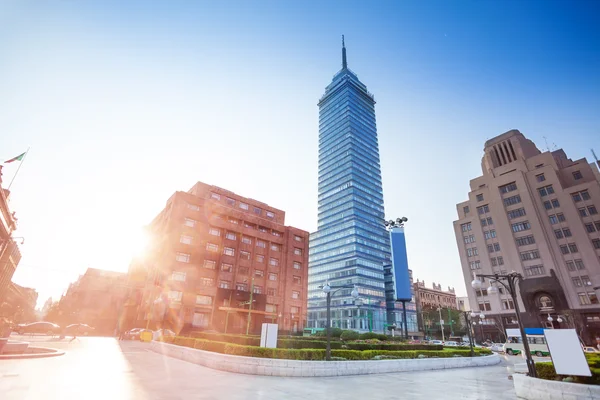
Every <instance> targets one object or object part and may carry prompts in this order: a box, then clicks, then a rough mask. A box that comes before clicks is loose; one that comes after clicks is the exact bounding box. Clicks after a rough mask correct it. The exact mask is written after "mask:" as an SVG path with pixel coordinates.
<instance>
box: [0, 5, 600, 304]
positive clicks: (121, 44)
mask: <svg viewBox="0 0 600 400" xmlns="http://www.w3.org/2000/svg"><path fill="white" fill-rule="evenodd" d="M121 3H123V2H117V1H114V2H109V1H102V2H100V1H96V2H67V1H62V2H33V1H31V2H27V1H8V2H2V3H0V93H2V96H1V97H0V132H1V134H0V149H1V150H2V151H1V152H0V153H1V154H0V157H4V158H5V159H8V158H10V157H13V156H15V155H18V154H20V153H21V152H22V151H24V150H25V149H26V148H27V147H28V146H31V148H32V149H31V152H30V154H29V156H28V158H27V161H26V163H25V164H24V166H23V168H22V169H21V172H20V173H19V176H18V178H17V180H16V181H15V184H14V185H13V188H12V191H13V194H12V200H11V207H12V208H13V209H14V210H15V211H16V212H17V215H18V217H19V230H18V231H17V232H16V233H15V235H18V236H24V237H25V238H26V242H25V245H24V246H23V247H22V252H23V259H22V261H21V265H20V266H19V268H18V270H17V273H16V275H15V278H14V279H15V281H16V282H17V283H20V284H23V285H27V286H33V287H36V288H37V289H38V290H39V292H40V301H41V302H43V301H44V300H45V299H46V298H47V297H48V296H50V295H53V296H58V295H60V293H61V292H62V291H63V290H64V289H66V287H67V286H68V283H69V282H70V281H72V280H74V279H76V278H77V276H78V274H79V273H82V272H83V271H85V269H86V268H87V267H97V268H106V269H114V270H121V271H125V270H126V269H127V266H128V264H129V260H130V257H131V254H132V252H133V251H134V249H135V248H136V246H138V243H139V239H138V236H139V233H140V230H141V227H142V226H143V225H144V224H147V223H148V222H149V221H150V220H151V219H152V218H153V217H154V215H155V214H156V213H157V212H158V211H159V210H160V209H161V208H162V207H163V206H164V204H165V201H166V200H167V198H168V197H169V196H170V195H171V194H172V193H173V192H174V191H175V190H187V189H189V188H190V187H191V186H192V185H193V184H194V182H196V181H197V180H200V181H203V182H207V183H210V184H215V185H218V186H221V187H224V188H227V189H229V190H232V191H234V192H237V193H239V194H241V195H244V196H248V197H252V198H256V199H259V200H261V201H264V202H266V203H268V204H271V205H273V206H274V207H278V208H281V209H284V210H286V211H287V223H288V224H289V225H293V226H297V227H299V228H302V229H306V230H308V231H314V230H315V229H316V224H317V146H318V142H317V138H318V109H317V105H316V103H317V101H318V99H319V98H320V96H321V95H322V94H323V91H324V88H325V86H326V85H327V84H328V83H329V82H330V81H331V78H332V76H333V74H334V73H335V72H336V71H337V70H338V69H339V68H340V67H341V57H340V35H341V34H342V33H343V34H345V35H346V44H347V47H348V62H349V67H350V68H351V69H352V70H353V71H355V72H356V73H357V74H358V76H359V78H360V79H361V80H362V81H363V82H364V83H365V84H366V85H367V86H368V88H369V91H370V92H372V93H374V94H375V98H376V100H377V106H376V112H377V123H378V132H379V141H380V148H381V164H382V173H383V184H384V197H385V206H386V213H387V215H388V216H389V217H394V218H395V217H397V216H407V217H408V218H409V222H408V223H407V243H408V257H409V264H410V266H411V268H412V269H413V271H414V275H415V278H419V279H425V280H426V281H427V285H428V286H429V285H430V284H431V281H432V280H435V281H436V282H438V281H439V282H441V283H442V285H443V286H448V285H450V286H456V287H457V289H458V292H459V293H464V282H463V278H462V273H461V269H460V262H459V257H458V252H457V250H456V241H455V238H454V233H453V229H452V221H453V220H454V219H456V211H455V205H456V203H458V202H460V201H463V200H465V199H466V196H467V192H468V183H469V179H471V178H474V177H476V176H478V175H480V173H481V167H480V163H481V157H482V148H483V143H484V141H485V140H486V139H488V138H490V137H493V136H496V135H498V134H501V133H503V132H505V131H507V130H510V129H519V130H521V132H523V133H524V134H525V135H526V136H527V137H529V138H531V139H532V140H534V141H535V142H536V143H537V144H538V147H540V148H544V147H545V146H546V145H545V139H544V137H545V138H547V141H548V143H549V146H550V147H552V148H554V146H557V147H562V148H564V149H565V151H566V152H567V154H568V155H570V156H571V157H572V158H580V157H590V150H589V149H590V148H592V147H595V148H596V149H597V152H600V140H599V138H600V134H599V132H600V112H599V110H600V72H599V71H600V3H599V2H597V1H578V2H569V1H395V2H378V1H374V2H353V1H344V2H318V1H314V2H311V1H309V2H288V1H277V2H275V1H273V2H270V1H269V2H268V1H240V2H233V1H228V2H200V1H198V2H191V1H189V2H186V1H173V2H163V3H162V4H155V3H153V2H146V1H143V2H142V1H140V2H126V4H125V5H124V4H121ZM15 169H16V168H15V165H14V164H13V165H10V166H7V167H6V168H4V179H5V180H6V181H8V180H10V178H11V177H12V174H14V171H15Z"/></svg>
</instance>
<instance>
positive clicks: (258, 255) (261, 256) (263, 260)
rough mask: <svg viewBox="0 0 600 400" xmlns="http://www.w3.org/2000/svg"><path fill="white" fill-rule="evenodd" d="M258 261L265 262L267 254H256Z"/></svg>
mask: <svg viewBox="0 0 600 400" xmlns="http://www.w3.org/2000/svg"><path fill="white" fill-rule="evenodd" d="M256 262H259V263H264V262H265V256H263V255H262V254H257V255H256Z"/></svg>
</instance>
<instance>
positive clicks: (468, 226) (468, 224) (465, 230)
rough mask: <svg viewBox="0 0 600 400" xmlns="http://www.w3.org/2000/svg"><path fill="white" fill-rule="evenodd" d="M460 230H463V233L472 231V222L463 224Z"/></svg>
mask: <svg viewBox="0 0 600 400" xmlns="http://www.w3.org/2000/svg"><path fill="white" fill-rule="evenodd" d="M460 228H461V230H462V231H463V232H468V231H470V230H471V229H472V227H471V223H470V222H467V223H466V224H461V225H460Z"/></svg>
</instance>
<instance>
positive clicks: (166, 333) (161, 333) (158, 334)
mask: <svg viewBox="0 0 600 400" xmlns="http://www.w3.org/2000/svg"><path fill="white" fill-rule="evenodd" d="M175 336H177V334H176V333H175V332H173V331H172V330H170V329H159V330H157V331H154V334H153V335H152V339H154V340H157V339H160V338H162V337H175Z"/></svg>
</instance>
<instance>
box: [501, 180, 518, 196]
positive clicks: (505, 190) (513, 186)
mask: <svg viewBox="0 0 600 400" xmlns="http://www.w3.org/2000/svg"><path fill="white" fill-rule="evenodd" d="M498 189H499V190H500V193H502V194H504V193H508V192H513V191H515V190H517V184H516V183H515V182H511V183H509V184H506V185H503V186H500V187H499V188H498Z"/></svg>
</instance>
